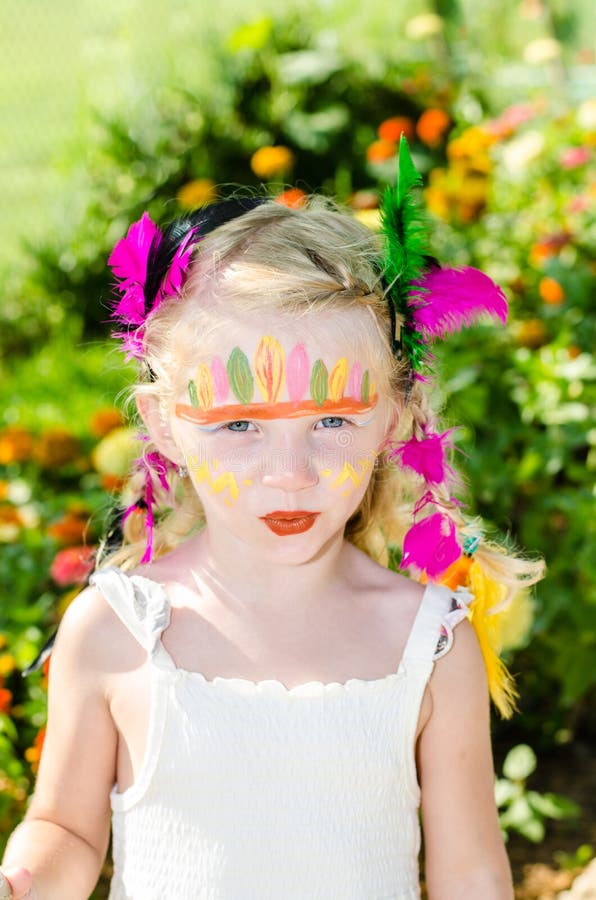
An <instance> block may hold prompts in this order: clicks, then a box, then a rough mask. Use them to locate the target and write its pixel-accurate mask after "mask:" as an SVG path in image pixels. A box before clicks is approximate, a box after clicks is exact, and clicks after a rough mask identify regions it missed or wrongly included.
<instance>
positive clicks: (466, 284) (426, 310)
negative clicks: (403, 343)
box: [408, 266, 507, 339]
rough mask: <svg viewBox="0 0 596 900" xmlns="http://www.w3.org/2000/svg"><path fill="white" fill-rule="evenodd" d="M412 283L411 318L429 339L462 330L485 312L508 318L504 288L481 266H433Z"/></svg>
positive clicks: (503, 318)
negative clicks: (444, 267)
mask: <svg viewBox="0 0 596 900" xmlns="http://www.w3.org/2000/svg"><path fill="white" fill-rule="evenodd" d="M412 287H413V290H412V293H411V294H410V299H409V301H408V302H409V306H410V309H411V311H412V319H413V321H414V324H415V327H416V328H418V329H420V331H421V332H422V333H423V334H424V336H425V337H428V338H430V339H432V338H436V337H443V336H444V335H445V334H448V333H449V332H451V331H459V330H460V329H461V328H463V327H464V325H471V324H472V322H473V321H474V320H475V319H477V318H478V317H479V316H482V315H489V316H494V317H495V318H497V319H500V320H501V322H503V323H504V322H506V321H507V299H506V297H505V294H504V293H503V290H502V288H500V287H499V285H498V284H495V282H494V281H493V280H492V279H491V278H489V277H488V275H485V274H484V272H481V271H480V270H479V269H473V268H471V267H470V266H467V267H465V268H463V269H432V270H431V271H430V272H428V273H427V274H426V275H425V276H424V277H423V278H421V279H420V281H417V282H413V285H412Z"/></svg>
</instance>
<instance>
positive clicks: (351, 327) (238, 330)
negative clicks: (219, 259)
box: [185, 309, 381, 374]
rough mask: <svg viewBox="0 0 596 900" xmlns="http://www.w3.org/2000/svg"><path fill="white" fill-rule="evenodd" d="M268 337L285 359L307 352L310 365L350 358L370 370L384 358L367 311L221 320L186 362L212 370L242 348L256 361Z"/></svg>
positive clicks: (318, 312)
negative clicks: (297, 350) (297, 351)
mask: <svg viewBox="0 0 596 900" xmlns="http://www.w3.org/2000/svg"><path fill="white" fill-rule="evenodd" d="M265 337H269V338H272V339H273V340H274V341H275V342H276V343H277V344H278V345H279V348H281V351H282V352H283V355H284V356H285V357H286V358H287V357H288V356H290V355H291V353H292V351H293V349H294V348H295V347H296V345H300V346H301V347H303V348H304V350H305V351H306V355H307V357H308V359H309V360H311V362H314V361H315V360H316V359H318V358H321V359H324V360H326V361H327V360H329V361H331V360H333V359H339V358H340V357H346V358H347V359H348V360H350V361H358V362H360V363H361V364H363V365H364V364H365V365H366V367H367V368H372V367H374V366H375V361H378V360H379V358H380V350H381V347H380V340H379V337H378V330H377V326H376V324H375V322H374V320H373V317H372V315H371V314H370V313H369V312H368V310H365V309H360V310H355V309H352V310H345V311H339V310H337V309H334V310H323V311H316V312H315V311H312V309H306V311H305V312H303V313H301V314H289V313H279V314H277V315H259V314H258V313H257V314H255V315H253V316H250V317H249V316H239V315H237V314H235V313H233V314H231V315H230V316H229V317H227V316H225V315H224V316H220V317H218V321H217V323H216V325H215V327H214V328H213V329H209V333H208V334H206V335H205V336H204V338H203V339H202V340H201V341H200V346H196V345H195V349H194V352H193V353H192V354H191V356H190V357H187V358H188V359H192V363H191V368H192V367H193V366H194V367H196V366H198V365H199V364H200V363H204V364H207V365H210V364H211V362H212V361H213V360H214V359H215V358H219V359H221V360H223V361H224V362H225V360H227V359H229V357H230V355H231V354H232V353H233V351H234V350H236V349H237V348H239V349H240V350H241V351H242V352H243V353H244V354H245V355H246V356H247V358H248V359H249V360H251V361H252V360H253V359H254V357H255V355H256V354H257V352H258V348H259V347H260V346H261V347H262V341H263V338H265ZM185 374H186V373H185Z"/></svg>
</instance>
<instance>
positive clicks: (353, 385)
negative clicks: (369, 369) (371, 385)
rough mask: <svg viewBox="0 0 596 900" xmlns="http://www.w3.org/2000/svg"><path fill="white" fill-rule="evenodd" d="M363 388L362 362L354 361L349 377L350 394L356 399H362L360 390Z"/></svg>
mask: <svg viewBox="0 0 596 900" xmlns="http://www.w3.org/2000/svg"><path fill="white" fill-rule="evenodd" d="M361 389H362V366H361V365H360V363H357V362H356V363H354V365H353V366H352V368H351V369H350V375H349V378H348V396H350V397H352V399H354V400H360V392H361Z"/></svg>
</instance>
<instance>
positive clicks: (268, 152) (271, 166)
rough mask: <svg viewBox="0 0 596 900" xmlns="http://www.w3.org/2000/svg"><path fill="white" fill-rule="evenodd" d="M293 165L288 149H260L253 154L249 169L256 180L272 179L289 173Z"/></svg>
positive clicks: (279, 147)
mask: <svg viewBox="0 0 596 900" xmlns="http://www.w3.org/2000/svg"><path fill="white" fill-rule="evenodd" d="M293 165H294V154H293V153H292V151H291V150H290V149H289V148H288V147H282V146H281V144H278V145H277V146H275V147H270V146H268V147H260V148H259V149H258V150H257V151H256V153H253V155H252V157H251V160H250V167H251V169H252V170H253V172H254V173H255V175H256V176H257V177H258V178H264V179H269V178H274V177H276V176H280V175H284V174H286V172H289V171H290V169H291V168H292V166H293Z"/></svg>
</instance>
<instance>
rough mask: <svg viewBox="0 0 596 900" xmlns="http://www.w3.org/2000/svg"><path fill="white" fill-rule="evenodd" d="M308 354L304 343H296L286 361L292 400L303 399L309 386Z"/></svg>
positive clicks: (289, 394) (289, 392) (289, 391)
mask: <svg viewBox="0 0 596 900" xmlns="http://www.w3.org/2000/svg"><path fill="white" fill-rule="evenodd" d="M308 378H309V368H308V355H307V353H306V348H305V346H304V344H296V345H295V346H294V347H293V348H292V349H291V350H290V353H289V355H288V359H287V362H286V379H287V382H288V396H289V398H290V400H294V401H297V400H302V398H303V397H304V395H305V394H306V391H307V388H308Z"/></svg>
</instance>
